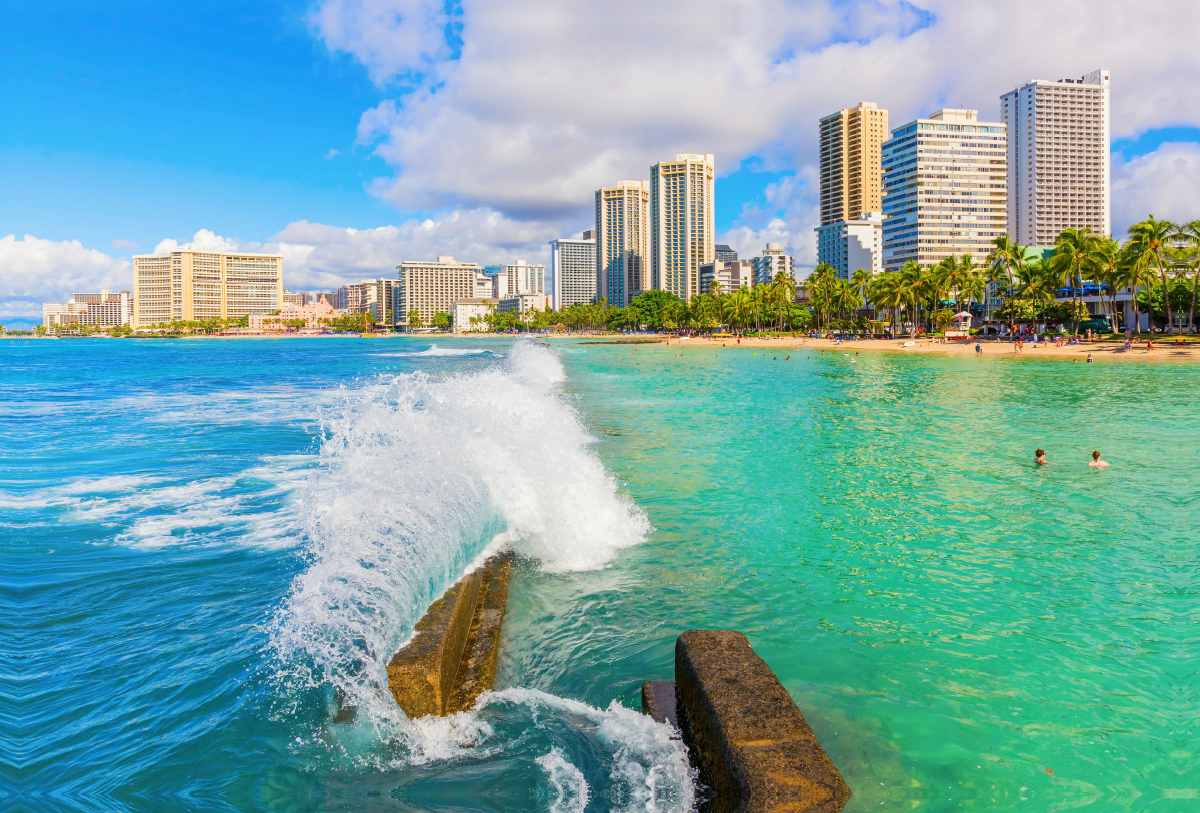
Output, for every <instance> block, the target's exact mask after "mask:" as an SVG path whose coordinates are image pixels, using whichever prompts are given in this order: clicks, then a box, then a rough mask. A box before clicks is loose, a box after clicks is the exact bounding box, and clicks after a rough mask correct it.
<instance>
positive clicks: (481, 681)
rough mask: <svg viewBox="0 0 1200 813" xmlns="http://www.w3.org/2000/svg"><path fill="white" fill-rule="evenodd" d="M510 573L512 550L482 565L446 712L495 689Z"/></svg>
mask: <svg viewBox="0 0 1200 813" xmlns="http://www.w3.org/2000/svg"><path fill="white" fill-rule="evenodd" d="M511 575H512V554H511V553H506V554H503V555H501V556H497V557H494V558H492V559H489V560H488V562H487V564H486V565H484V567H483V584H482V585H481V586H480V588H479V599H478V601H477V602H476V605H475V615H474V617H473V618H472V620H471V631H470V633H469V634H468V635H467V644H466V646H465V647H464V648H463V654H462V661H461V663H460V664H459V667H458V676H457V678H456V679H455V682H454V689H453V690H452V691H451V693H450V702H449V703H448V704H447V705H446V714H454V713H455V712H459V711H465V710H467V709H469V708H471V707H472V706H474V705H475V700H476V698H478V697H479V695H481V694H483V693H484V692H485V691H487V690H488V689H490V688H492V683H493V682H494V681H495V680H496V661H497V660H498V658H499V655H500V631H501V626H502V625H503V623H504V606H505V603H506V602H507V600H508V579H509V577H510V576H511Z"/></svg>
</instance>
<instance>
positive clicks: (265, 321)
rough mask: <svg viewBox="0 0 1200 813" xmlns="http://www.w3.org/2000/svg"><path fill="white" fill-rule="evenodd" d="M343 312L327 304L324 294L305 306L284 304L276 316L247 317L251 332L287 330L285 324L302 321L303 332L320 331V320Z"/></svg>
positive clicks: (334, 316)
mask: <svg viewBox="0 0 1200 813" xmlns="http://www.w3.org/2000/svg"><path fill="white" fill-rule="evenodd" d="M343 313H344V312H343V311H339V310H336V309H335V308H334V307H333V306H332V305H330V304H329V300H328V299H327V298H326V295H325V294H322V295H321V298H320V299H319V300H318V301H316V302H312V303H309V304H307V305H293V304H291V303H288V304H285V305H284V306H283V307H282V308H280V309H279V313H278V314H265V313H252V314H250V316H249V317H248V319H249V325H250V329H251V330H287V329H288V327H287V324H286V323H287V322H294V321H296V320H299V319H303V320H304V328H303V329H304V330H320V329H321V328H323V327H325V324H324V323H323V321H322V320H329V319H334V318H336V317H338V316H341V315H342V314H343Z"/></svg>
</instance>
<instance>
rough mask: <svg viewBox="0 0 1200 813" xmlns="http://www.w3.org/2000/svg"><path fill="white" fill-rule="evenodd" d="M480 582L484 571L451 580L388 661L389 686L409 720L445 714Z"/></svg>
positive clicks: (464, 645)
mask: <svg viewBox="0 0 1200 813" xmlns="http://www.w3.org/2000/svg"><path fill="white" fill-rule="evenodd" d="M482 583H483V572H482V570H477V571H475V572H474V573H470V574H468V575H466V576H464V577H463V578H462V579H460V580H459V581H458V582H457V583H455V584H454V585H453V586H452V587H451V588H450V589H449V590H447V591H446V593H445V595H443V596H442V597H441V598H440V599H438V600H437V601H435V602H434V603H433V604H432V605H430V607H429V610H428V611H427V612H426V613H425V615H423V616H422V617H421V620H420V621H418V622H417V626H416V636H415V637H414V638H413V639H412V640H411V641H410V642H409V643H408V644H407V645H406V646H404V647H403V648H401V649H400V651H399V652H397V653H396V654H395V655H394V656H392V660H391V661H390V662H389V663H388V666H387V673H388V688H389V689H391V691H392V696H393V697H395V698H396V702H397V703H398V704H400V708H402V709H404V713H405V714H407V715H408V716H409V718H411V719H416V718H417V717H425V716H426V715H429V714H439V715H441V714H445V713H446V706H447V704H448V702H449V699H450V693H451V690H452V689H453V688H454V678H455V676H456V675H457V674H458V665H459V663H460V662H461V660H462V654H463V649H464V648H465V647H466V643H467V637H468V635H469V634H470V631H471V621H472V620H473V618H474V615H475V605H476V603H477V600H478V598H479V588H480V586H481V585H482Z"/></svg>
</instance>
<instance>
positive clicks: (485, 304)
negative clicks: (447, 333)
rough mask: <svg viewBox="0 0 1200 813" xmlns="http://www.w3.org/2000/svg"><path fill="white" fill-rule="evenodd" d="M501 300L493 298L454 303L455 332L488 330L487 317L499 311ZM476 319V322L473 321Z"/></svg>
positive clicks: (464, 300)
mask: <svg viewBox="0 0 1200 813" xmlns="http://www.w3.org/2000/svg"><path fill="white" fill-rule="evenodd" d="M499 304H500V300H498V299H492V298H491V297H473V298H471V299H460V300H458V301H457V302H455V303H454V332H455V333H467V332H470V331H474V330H487V323H486V322H485V320H486V319H487V315H488V314H489V313H491V312H492V311H494V310H496V309H497V306H498V305H499ZM472 319H474V320H475V321H473V322H472V321H471V320H472Z"/></svg>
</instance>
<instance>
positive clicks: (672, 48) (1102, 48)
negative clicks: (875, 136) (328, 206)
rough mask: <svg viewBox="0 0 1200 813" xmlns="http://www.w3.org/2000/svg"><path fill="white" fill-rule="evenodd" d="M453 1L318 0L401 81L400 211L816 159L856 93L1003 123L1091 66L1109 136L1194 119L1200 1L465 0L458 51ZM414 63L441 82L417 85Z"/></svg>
mask: <svg viewBox="0 0 1200 813" xmlns="http://www.w3.org/2000/svg"><path fill="white" fill-rule="evenodd" d="M444 8H445V6H444V5H443V4H441V3H428V4H427V3H421V2H413V1H412V0H324V2H322V3H320V4H319V6H318V7H317V10H316V11H315V12H314V13H313V15H312V16H311V17H310V20H309V22H310V24H311V25H312V28H313V30H314V32H315V33H316V34H317V35H318V36H319V37H321V38H322V39H323V40H324V41H325V43H326V45H327V46H328V47H329V48H331V49H335V50H341V51H345V52H347V53H350V54H352V55H353V56H354V57H355V58H357V59H358V60H359V61H361V62H362V63H363V64H364V65H365V66H366V67H367V70H368V71H369V73H370V75H371V77H372V78H373V79H375V80H376V81H377V82H378V83H380V84H381V86H386V85H387V83H388V82H389V81H390V80H401V83H402V85H403V89H404V91H405V92H404V93H403V94H402V95H399V96H397V98H395V99H389V100H387V101H385V102H383V103H382V104H380V105H378V106H377V107H375V108H373V109H371V110H369V111H367V112H366V113H364V115H363V117H362V120H361V123H360V126H359V132H358V137H359V140H360V142H365V143H374V144H376V148H375V150H376V154H377V155H379V156H381V157H383V158H384V159H385V160H386V161H387V162H389V163H390V164H391V165H392V166H393V167H394V168H395V174H394V176H393V177H391V178H386V179H380V180H379V181H377V182H376V184H375V185H374V186H373V187H372V189H373V191H374V192H375V193H376V194H377V195H379V196H381V197H383V198H386V199H389V200H392V201H394V202H395V203H396V204H397V205H398V206H399V207H400V208H401V209H418V208H419V209H446V208H451V207H460V206H461V207H464V208H469V209H471V208H479V207H485V206H486V207H494V208H496V209H498V210H499V211H501V212H503V213H504V214H506V215H509V216H513V217H518V218H531V219H532V218H538V219H545V218H548V217H555V216H561V215H562V214H563V213H564V212H566V211H573V212H575V213H582V212H583V211H584V210H585V209H586V208H587V207H588V205H589V201H590V198H589V195H590V193H591V192H592V191H593V190H594V189H595V188H596V187H597V186H599V185H601V184H602V183H606V182H611V181H614V180H617V179H620V178H625V177H646V175H647V173H648V168H649V166H650V164H651V163H653V162H654V161H657V160H661V159H663V158H669V157H672V156H673V155H674V154H675V153H677V152H713V153H716V154H717V158H718V169H719V171H729V170H731V169H733V168H735V167H736V166H737V164H738V162H739V161H741V160H742V159H743V158H745V157H747V156H749V155H752V154H753V155H759V156H765V157H766V158H767V160H768V163H769V164H774V165H775V166H778V167H784V168H788V167H790V168H802V167H804V166H808V165H811V164H812V163H813V160H814V158H815V141H816V123H817V119H818V118H819V117H820V116H822V115H824V114H827V113H829V112H831V111H833V110H836V109H838V108H841V107H844V106H848V105H852V104H855V103H857V102H858V101H859V100H862V99H867V100H871V101H875V102H877V103H879V104H880V105H881V106H883V107H886V108H888V109H889V110H890V111H891V114H892V116H891V119H892V123H893V124H899V123H901V122H902V121H903V120H905V119H908V118H912V117H915V116H917V115H920V114H924V113H927V112H929V111H931V110H933V109H935V108H937V107H940V106H943V105H946V106H957V105H959V104H963V105H965V106H968V107H974V108H978V109H979V110H980V111H981V113H982V114H983V115H985V116H995V115H997V108H998V97H999V95H1000V94H1001V93H1003V92H1006V91H1008V90H1010V89H1012V88H1013V87H1015V86H1016V85H1018V84H1020V83H1022V82H1025V81H1027V80H1029V79H1031V78H1037V77H1042V78H1051V79H1058V78H1061V77H1063V76H1078V75H1082V74H1083V73H1084V72H1086V71H1088V70H1091V69H1093V68H1099V67H1107V68H1111V69H1112V70H1113V77H1114V79H1113V82H1114V112H1113V129H1114V134H1115V135H1116V136H1118V137H1120V136H1124V135H1129V134H1132V133H1135V132H1139V131H1142V130H1145V129H1147V128H1151V127H1159V126H1166V125H1176V124H1188V123H1197V124H1200V87H1198V86H1197V85H1196V83H1195V82H1194V81H1193V80H1192V77H1194V76H1195V75H1197V73H1198V72H1200V51H1197V50H1196V49H1194V48H1193V47H1192V45H1191V43H1190V41H1189V40H1190V35H1189V34H1188V32H1189V31H1191V30H1195V28H1196V27H1197V25H1198V24H1200V6H1197V5H1196V4H1194V3H1186V2H1149V3H1143V4H1138V5H1137V6H1136V7H1134V6H1130V5H1129V4H1127V3H1121V2H1116V1H1115V0H1097V1H1096V2H1087V3H1085V2H1083V0H1064V2H1059V3H1050V4H1047V3H1044V2H1041V1H1040V0H1037V1H1036V2H1035V0H1014V1H1013V2H1009V3H1005V4H1003V5H1002V6H1001V5H997V4H995V3H994V2H990V0H917V2H913V3H909V2H898V1H896V0H851V2H834V0H814V2H807V3H803V4H797V3H791V2H786V0H761V2H757V3H752V4H747V3H741V2H734V0H688V1H687V2H683V0H615V2H609V3H595V4H583V5H580V4H563V3H561V2H554V0H506V2H502V3H501V2H495V1H494V0H489V2H483V0H464V2H463V3H462V33H461V37H462V45H461V52H460V53H457V54H455V52H454V49H453V47H452V45H453V44H454V41H455V40H456V36H457V35H456V34H455V33H453V31H452V33H451V34H449V35H447V33H446V30H447V29H446V28H445V25H444V24H445V22H446V19H445V18H444V17H443V16H442V15H443V11H442V10H443V9H444ZM1022 30H1036V31H1039V32H1041V33H1042V35H1043V36H1039V37H1020V36H1014V35H1013V33H1012V32H1014V31H1022ZM389 38H394V40H395V43H396V44H395V45H393V44H391V41H390V40H389ZM1048 38H1049V39H1048ZM1051 40H1052V41H1053V43H1054V47H1053V48H1047V47H1046V45H1045V43H1046V42H1047V41H1051ZM1001 43H1002V45H1001ZM1118 44H1119V45H1118ZM414 71H419V72H424V75H426V76H427V77H430V78H429V79H428V81H425V82H424V83H422V84H419V85H418V86H417V88H416V89H415V90H412V88H411V85H410V84H409V80H411V78H412V75H413V72H414ZM410 90H412V92H409V91H410Z"/></svg>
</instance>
